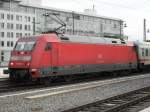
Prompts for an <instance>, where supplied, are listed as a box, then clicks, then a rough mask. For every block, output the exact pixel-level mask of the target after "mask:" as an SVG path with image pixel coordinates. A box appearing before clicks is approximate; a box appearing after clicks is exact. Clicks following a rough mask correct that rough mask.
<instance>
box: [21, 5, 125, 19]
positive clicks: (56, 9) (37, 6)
mask: <svg viewBox="0 0 150 112" xmlns="http://www.w3.org/2000/svg"><path fill="white" fill-rule="evenodd" d="M20 5H22V6H26V7H33V8H40V9H47V10H54V11H60V12H68V13H75V14H80V15H85V16H91V17H97V18H104V19H110V20H116V21H123V20H122V19H119V18H113V17H106V16H101V15H93V14H86V13H84V12H76V11H72V10H65V9H58V8H53V7H47V6H42V5H41V6H39V5H32V4H24V3H21V4H20Z"/></svg>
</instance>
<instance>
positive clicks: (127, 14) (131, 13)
mask: <svg viewBox="0 0 150 112" xmlns="http://www.w3.org/2000/svg"><path fill="white" fill-rule="evenodd" d="M93 4H94V5H95V9H96V10H97V13H98V15H102V16H109V17H115V18H121V19H123V20H124V21H126V23H127V26H128V27H127V28H125V29H124V32H125V34H126V35H128V36H129V39H130V40H142V38H143V18H146V19H147V27H148V28H150V0H43V5H46V6H50V7H54V8H60V9H67V10H73V11H77V12H83V10H84V9H87V8H92V6H93ZM148 23H149V24H148Z"/></svg>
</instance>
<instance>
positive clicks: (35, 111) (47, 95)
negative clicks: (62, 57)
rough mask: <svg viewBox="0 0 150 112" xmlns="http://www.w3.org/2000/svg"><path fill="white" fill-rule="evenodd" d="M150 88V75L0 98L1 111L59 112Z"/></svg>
mask: <svg viewBox="0 0 150 112" xmlns="http://www.w3.org/2000/svg"><path fill="white" fill-rule="evenodd" d="M147 86H150V74H144V75H140V76H132V77H124V78H116V79H111V80H105V81H102V80H101V81H92V82H87V83H80V84H70V85H65V86H59V87H50V88H47V89H39V90H38V91H37V90H36V91H28V92H22V93H18V94H8V95H7V94H5V95H1V96H0V105H1V106H0V112H60V111H63V110H68V109H71V108H75V107H78V106H81V105H85V104H89V103H92V102H96V101H99V100H104V99H107V98H110V97H113V96H116V95H118V94H123V93H126V92H129V91H133V90H136V89H140V88H143V87H147Z"/></svg>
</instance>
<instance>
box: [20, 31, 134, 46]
mask: <svg viewBox="0 0 150 112" xmlns="http://www.w3.org/2000/svg"><path fill="white" fill-rule="evenodd" d="M42 37H43V38H45V39H46V40H48V41H50V42H74V43H90V44H114V45H129V46H133V44H132V43H130V42H128V41H125V40H123V39H115V38H106V37H95V36H79V35H58V36H57V35H56V34H54V33H52V34H42V35H37V36H36V35H35V36H30V37H23V38H20V39H19V40H18V41H19V42H20V41H25V42H26V41H36V40H38V39H39V38H42Z"/></svg>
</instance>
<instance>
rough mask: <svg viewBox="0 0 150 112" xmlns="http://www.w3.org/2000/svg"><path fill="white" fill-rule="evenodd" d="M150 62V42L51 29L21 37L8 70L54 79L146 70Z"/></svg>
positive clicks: (18, 75)
mask: <svg viewBox="0 0 150 112" xmlns="http://www.w3.org/2000/svg"><path fill="white" fill-rule="evenodd" d="M147 65H150V44H149V43H141V44H139V43H137V44H135V43H133V42H128V41H125V40H123V39H114V38H103V37H93V36H88V37H87V36H75V35H72V36H71V35H64V34H60V35H59V34H57V33H49V34H41V35H36V36H31V37H25V38H20V39H19V40H18V41H17V43H16V46H15V47H14V49H13V51H12V52H11V59H10V62H9V68H8V70H4V73H9V77H10V79H19V78H25V79H43V78H44V79H52V78H53V77H59V76H63V77H67V76H75V75H77V74H83V75H84V74H85V73H86V74H87V73H96V72H115V71H119V72H120V71H124V70H142V69H143V67H145V66H147Z"/></svg>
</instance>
